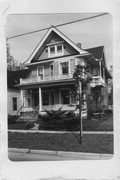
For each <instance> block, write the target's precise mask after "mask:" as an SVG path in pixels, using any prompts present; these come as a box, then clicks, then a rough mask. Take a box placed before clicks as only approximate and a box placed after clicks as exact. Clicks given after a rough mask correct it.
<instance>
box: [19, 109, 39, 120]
mask: <svg viewBox="0 0 120 180" xmlns="http://www.w3.org/2000/svg"><path fill="white" fill-rule="evenodd" d="M37 115H38V114H37V112H35V111H29V112H28V111H27V112H21V114H20V117H19V119H18V120H17V121H36V120H37V117H38V116H37Z"/></svg>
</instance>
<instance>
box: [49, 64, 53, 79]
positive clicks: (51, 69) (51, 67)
mask: <svg viewBox="0 0 120 180" xmlns="http://www.w3.org/2000/svg"><path fill="white" fill-rule="evenodd" d="M50 74H51V76H53V65H50Z"/></svg>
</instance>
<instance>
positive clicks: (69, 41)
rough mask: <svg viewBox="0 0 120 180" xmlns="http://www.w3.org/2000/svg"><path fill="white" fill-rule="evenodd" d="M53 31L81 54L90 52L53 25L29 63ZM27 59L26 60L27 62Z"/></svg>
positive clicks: (29, 59)
mask: <svg viewBox="0 0 120 180" xmlns="http://www.w3.org/2000/svg"><path fill="white" fill-rule="evenodd" d="M52 31H54V32H55V33H56V34H58V35H59V36H60V37H61V38H62V39H64V40H65V41H66V42H67V43H68V44H70V45H71V46H72V47H73V48H74V49H76V50H77V51H78V52H79V53H80V54H86V53H88V52H87V51H84V50H82V49H80V48H79V47H78V46H77V45H76V44H74V43H73V42H72V41H71V40H70V39H68V38H67V37H66V36H65V35H64V34H63V33H61V32H60V31H59V30H58V29H57V28H55V27H51V28H50V29H49V30H48V31H47V33H46V34H45V35H44V37H43V38H42V40H41V41H40V43H39V44H38V46H37V47H36V48H35V50H34V51H33V52H32V55H31V56H30V57H29V58H28V60H27V61H29V63H30V62H31V60H32V59H33V57H34V56H35V55H36V53H37V52H38V51H39V49H40V48H41V46H42V45H43V43H44V42H45V40H46V39H47V38H48V36H49V35H50V33H51V32H52ZM27 61H25V64H26V62H27Z"/></svg>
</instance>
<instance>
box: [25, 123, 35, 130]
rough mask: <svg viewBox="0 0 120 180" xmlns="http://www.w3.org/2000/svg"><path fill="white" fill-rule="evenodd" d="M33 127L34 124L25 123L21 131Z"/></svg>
mask: <svg viewBox="0 0 120 180" xmlns="http://www.w3.org/2000/svg"><path fill="white" fill-rule="evenodd" d="M33 127H34V122H31V121H27V122H26V123H25V125H24V127H23V129H31V128H33Z"/></svg>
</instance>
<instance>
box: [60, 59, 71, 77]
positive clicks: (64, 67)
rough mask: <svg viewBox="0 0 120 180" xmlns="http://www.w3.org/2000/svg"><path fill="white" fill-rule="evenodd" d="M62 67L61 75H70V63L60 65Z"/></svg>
mask: <svg viewBox="0 0 120 180" xmlns="http://www.w3.org/2000/svg"><path fill="white" fill-rule="evenodd" d="M60 66H61V74H62V75H68V73H69V63H68V62H63V63H60Z"/></svg>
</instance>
